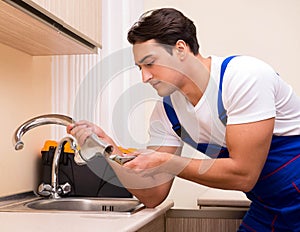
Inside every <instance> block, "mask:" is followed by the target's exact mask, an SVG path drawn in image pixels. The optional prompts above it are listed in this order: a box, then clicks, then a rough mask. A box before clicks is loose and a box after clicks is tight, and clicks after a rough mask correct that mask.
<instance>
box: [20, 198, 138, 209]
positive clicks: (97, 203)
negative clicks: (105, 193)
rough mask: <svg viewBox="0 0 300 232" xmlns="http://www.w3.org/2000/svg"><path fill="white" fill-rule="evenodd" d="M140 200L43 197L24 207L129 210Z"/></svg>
mask: <svg viewBox="0 0 300 232" xmlns="http://www.w3.org/2000/svg"><path fill="white" fill-rule="evenodd" d="M139 205H140V202H139V201H137V200H134V199H132V200H122V199H86V198H85V199H80V198H60V199H44V200H39V201H34V202H29V203H27V204H25V206H26V207H28V208H30V209H35V210H63V211H112V212H130V211H132V210H134V209H135V208H136V207H137V206H139Z"/></svg>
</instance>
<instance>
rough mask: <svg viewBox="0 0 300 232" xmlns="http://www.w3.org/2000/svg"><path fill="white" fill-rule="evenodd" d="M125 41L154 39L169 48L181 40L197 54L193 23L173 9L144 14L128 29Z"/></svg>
mask: <svg viewBox="0 0 300 232" xmlns="http://www.w3.org/2000/svg"><path fill="white" fill-rule="evenodd" d="M127 39H128V41H129V43H131V44H135V43H142V42H146V41H147V40H151V39H154V40H155V41H156V42H158V43H161V44H162V45H169V46H174V45H175V44H176V42H177V41H178V40H183V41H185V42H186V43H187V44H188V45H189V47H190V49H191V51H192V52H193V53H194V54H195V55H197V54H198V53H199V44H198V41H197V36H196V27H195V25H194V23H193V22H192V21H191V20H190V19H189V18H187V17H185V16H184V15H183V13H181V12H180V11H178V10H176V9H173V8H161V9H156V10H151V11H147V12H146V13H144V14H143V15H142V16H141V17H140V19H139V21H138V22H136V23H135V24H134V25H133V26H132V27H131V28H130V30H129V32H128V36H127Z"/></svg>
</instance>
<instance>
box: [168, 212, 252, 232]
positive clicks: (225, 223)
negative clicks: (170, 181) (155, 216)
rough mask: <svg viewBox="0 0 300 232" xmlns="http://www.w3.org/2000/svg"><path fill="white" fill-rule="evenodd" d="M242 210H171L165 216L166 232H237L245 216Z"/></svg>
mask: <svg viewBox="0 0 300 232" xmlns="http://www.w3.org/2000/svg"><path fill="white" fill-rule="evenodd" d="M245 213H246V210H244V209H230V208H227V209H220V208H218V209H214V208H211V209H203V210H183V209H171V210H169V211H168V212H167V215H166V232H186V231H189V232H198V231H201V232H211V231H214V232H228V231H237V229H238V228H239V225H240V224H241V222H242V218H243V216H244V215H245Z"/></svg>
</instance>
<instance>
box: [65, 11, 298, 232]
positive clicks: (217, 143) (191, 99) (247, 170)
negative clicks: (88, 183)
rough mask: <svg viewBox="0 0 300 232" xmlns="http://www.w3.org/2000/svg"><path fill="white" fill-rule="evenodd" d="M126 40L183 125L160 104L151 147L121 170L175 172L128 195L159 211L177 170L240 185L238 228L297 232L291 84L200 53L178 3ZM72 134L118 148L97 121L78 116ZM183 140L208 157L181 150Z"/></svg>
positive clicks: (247, 61) (252, 64)
mask: <svg viewBox="0 0 300 232" xmlns="http://www.w3.org/2000/svg"><path fill="white" fill-rule="evenodd" d="M128 41H129V42H130V43H131V44H132V45H133V53H134V59H135V62H136V64H137V66H138V67H139V68H140V70H141V72H142V78H143V82H145V83H149V84H150V85H152V87H153V88H155V89H156V91H157V93H158V94H159V95H160V96H162V97H167V96H170V101H171V103H172V105H173V106H172V107H173V108H174V110H175V113H176V115H177V116H176V117H177V118H178V121H179V123H180V125H176V126H177V127H178V126H179V130H178V128H177V129H176V128H175V126H174V125H172V117H174V112H173V116H172V115H171V116H170V115H169V114H170V111H168V104H170V102H169V103H168V104H164V103H162V102H158V103H157V104H156V106H155V108H154V111H153V114H152V116H151V121H150V142H149V147H148V148H149V149H151V151H152V152H150V153H149V151H148V153H147V154H145V153H144V152H138V153H136V154H135V155H137V157H136V158H135V159H133V160H132V161H130V162H127V163H125V164H124V166H123V167H122V168H125V169H128V170H132V171H133V172H134V173H136V174H137V175H138V174H139V173H142V172H144V171H146V170H151V171H152V172H149V173H153V176H155V174H157V173H166V174H169V178H166V179H165V180H164V181H162V182H159V183H158V184H157V185H151V186H149V187H145V188H143V189H139V188H130V186H129V189H130V191H131V192H132V193H133V194H134V195H135V196H136V197H137V198H139V199H140V200H141V201H142V202H143V203H144V204H145V205H146V206H148V207H155V206H157V205H158V204H160V203H161V202H162V201H163V200H164V199H165V198H166V196H167V195H168V193H169V190H170V188H171V185H172V182H173V177H174V176H178V177H180V178H184V179H186V180H190V181H193V182H196V183H199V184H203V185H206V186H210V187H214V188H220V189H231V190H240V191H243V192H245V193H246V194H247V197H248V198H249V199H250V200H251V201H252V203H251V206H250V209H249V211H248V213H247V214H246V216H245V218H244V219H243V222H242V224H241V226H240V228H239V231H300V220H299V215H300V171H299V170H300V168H299V167H300V155H299V154H300V99H299V98H298V97H297V96H296V95H295V94H294V93H293V91H292V89H291V87H290V86H288V85H287V84H286V83H285V82H284V81H283V80H282V79H281V78H280V77H279V75H278V74H277V73H276V72H275V71H274V70H273V69H272V68H271V67H270V66H269V65H267V64H266V63H264V62H262V61H260V60H258V59H255V58H253V57H247V56H237V57H231V58H230V59H225V58H224V57H216V56H211V57H208V58H205V57H203V56H201V54H200V53H199V51H198V50H199V45H198V42H197V38H196V28H195V26H194V24H193V22H192V21H191V20H190V19H188V18H187V17H185V16H184V15H183V14H182V13H181V12H179V11H177V10H175V9H171V8H163V9H158V10H154V11H151V12H147V13H146V14H144V15H143V16H142V17H141V18H140V20H139V21H138V22H137V23H136V24H134V25H133V27H132V28H131V29H130V31H129V32H128ZM224 60H225V61H224ZM224 63H225V64H224ZM221 90H222V91H221ZM165 99H167V98H165ZM172 107H171V110H172ZM222 107H223V108H222ZM220 108H221V110H220ZM169 110H170V107H169ZM220 111H221V112H220ZM222 111H223V112H222ZM224 112H225V114H224ZM220 114H223V116H221V115H220ZM224 115H225V117H224ZM172 126H173V128H172ZM178 131H179V132H182V133H178ZM68 132H69V133H71V134H72V135H74V136H75V137H76V138H77V139H78V141H79V143H80V144H83V143H84V141H85V139H86V137H87V136H88V135H89V134H90V133H96V134H97V135H98V136H99V137H100V138H101V139H103V140H105V141H107V142H109V143H111V144H113V145H114V146H115V151H116V153H119V154H121V152H120V151H119V150H118V148H117V146H116V144H115V143H114V141H113V140H112V139H111V138H110V137H109V136H108V135H106V134H105V132H104V131H103V130H102V129H101V128H99V127H97V126H96V125H94V124H92V123H89V122H86V121H81V122H78V123H76V124H75V125H70V126H69V127H68ZM183 137H189V138H190V139H191V140H192V141H193V143H192V144H193V146H194V147H196V148H199V150H200V151H202V152H204V153H206V154H207V155H209V156H211V157H212V159H193V158H184V157H179V156H177V154H178V153H179V152H180V151H181V147H182V145H183V143H182V140H181V139H182V138H183ZM121 155H122V154H121ZM217 156H218V158H216V157H217ZM162 167H163V168H162ZM154 170H155V171H154ZM149 175H150V174H149ZM125 186H126V185H125Z"/></svg>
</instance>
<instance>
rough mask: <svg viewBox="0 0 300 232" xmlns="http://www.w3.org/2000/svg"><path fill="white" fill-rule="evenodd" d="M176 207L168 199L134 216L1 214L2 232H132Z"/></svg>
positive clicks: (0, 225)
mask: <svg viewBox="0 0 300 232" xmlns="http://www.w3.org/2000/svg"><path fill="white" fill-rule="evenodd" d="M172 206H173V201H171V200H166V201H165V202H163V203H162V204H161V205H159V206H158V207H156V208H154V209H148V208H146V209H143V210H141V211H139V212H136V213H134V214H132V215H121V214H113V213H105V212H103V213H93V214H91V213H89V214H85V213H48V212H47V213H29V212H0V228H1V229H0V230H1V232H15V231H16V232H17V231H23V232H41V231H42V232H53V231H66V232H68V231H71V232H83V231H84V232H89V231H91V232H97V231H99V232H131V231H136V230H138V229H140V228H142V227H143V226H144V225H146V224H147V223H149V222H151V221H152V220H154V219H155V218H157V217H158V216H160V215H162V214H164V213H165V212H166V211H167V210H168V209H170V208H171V207H172Z"/></svg>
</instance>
